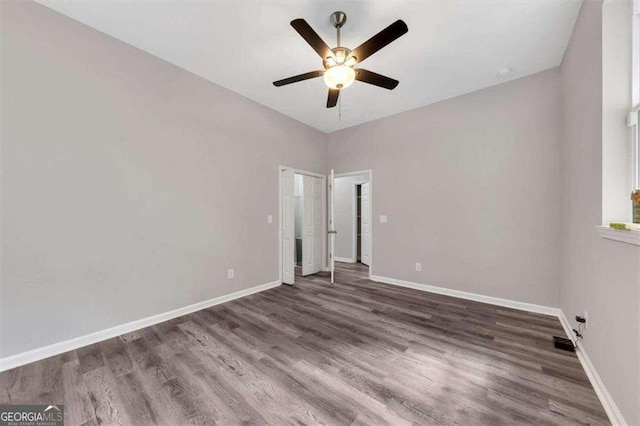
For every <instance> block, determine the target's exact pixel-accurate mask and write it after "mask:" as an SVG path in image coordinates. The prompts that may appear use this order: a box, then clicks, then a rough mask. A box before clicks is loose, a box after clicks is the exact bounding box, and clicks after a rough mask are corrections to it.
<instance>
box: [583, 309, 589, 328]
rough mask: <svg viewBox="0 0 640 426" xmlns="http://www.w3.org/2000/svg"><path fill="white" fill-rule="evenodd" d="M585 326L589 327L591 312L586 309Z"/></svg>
mask: <svg viewBox="0 0 640 426" xmlns="http://www.w3.org/2000/svg"><path fill="white" fill-rule="evenodd" d="M584 328H585V329H587V328H589V312H587V310H586V309H585V310H584Z"/></svg>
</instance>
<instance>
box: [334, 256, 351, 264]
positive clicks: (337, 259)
mask: <svg viewBox="0 0 640 426" xmlns="http://www.w3.org/2000/svg"><path fill="white" fill-rule="evenodd" d="M333 260H335V261H336V262H344V263H356V261H355V260H353V259H350V258H348V257H337V256H336V257H334V258H333Z"/></svg>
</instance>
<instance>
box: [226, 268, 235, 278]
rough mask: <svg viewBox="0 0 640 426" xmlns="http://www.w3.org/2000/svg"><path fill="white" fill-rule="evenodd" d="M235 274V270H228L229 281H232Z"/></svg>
mask: <svg viewBox="0 0 640 426" xmlns="http://www.w3.org/2000/svg"><path fill="white" fill-rule="evenodd" d="M234 275H235V273H234V271H233V269H228V270H227V278H228V279H232V278H233V277H234Z"/></svg>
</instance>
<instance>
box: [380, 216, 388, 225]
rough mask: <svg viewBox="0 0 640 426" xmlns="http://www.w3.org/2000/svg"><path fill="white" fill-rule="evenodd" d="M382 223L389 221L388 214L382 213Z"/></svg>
mask: <svg viewBox="0 0 640 426" xmlns="http://www.w3.org/2000/svg"><path fill="white" fill-rule="evenodd" d="M380 223H387V215H386V214H381V215H380Z"/></svg>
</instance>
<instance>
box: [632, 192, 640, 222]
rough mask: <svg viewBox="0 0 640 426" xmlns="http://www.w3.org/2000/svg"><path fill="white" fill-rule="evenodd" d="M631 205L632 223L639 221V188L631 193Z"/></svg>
mask: <svg viewBox="0 0 640 426" xmlns="http://www.w3.org/2000/svg"><path fill="white" fill-rule="evenodd" d="M631 205H632V208H633V223H640V189H636V190H635V191H633V192H632V193H631Z"/></svg>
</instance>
